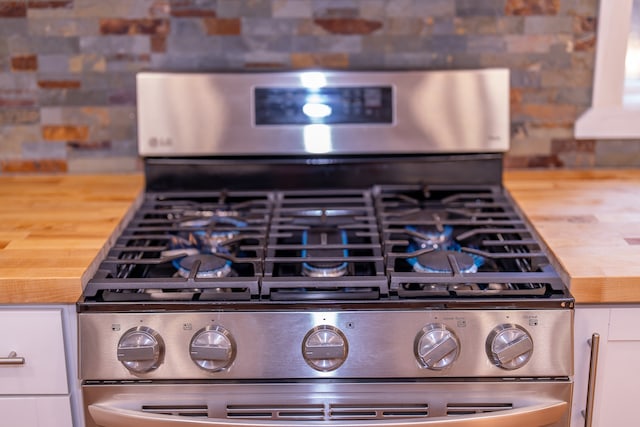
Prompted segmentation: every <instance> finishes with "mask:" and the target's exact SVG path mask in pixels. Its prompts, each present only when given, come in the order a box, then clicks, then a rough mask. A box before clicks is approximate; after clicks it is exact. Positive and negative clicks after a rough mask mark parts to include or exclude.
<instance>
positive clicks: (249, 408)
mask: <svg viewBox="0 0 640 427" xmlns="http://www.w3.org/2000/svg"><path fill="white" fill-rule="evenodd" d="M227 418H246V419H263V420H324V419H325V409H324V405H319V404H318V405H227Z"/></svg>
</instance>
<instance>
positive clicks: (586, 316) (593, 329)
mask: <svg viewBox="0 0 640 427" xmlns="http://www.w3.org/2000/svg"><path fill="white" fill-rule="evenodd" d="M609 313H610V309H609V308H608V307H596V308H592V307H589V308H584V307H577V308H576V310H575V329H574V384H573V404H572V410H571V427H584V422H585V419H584V416H583V415H582V413H583V411H584V410H585V408H586V403H587V383H588V381H589V362H590V360H591V346H590V344H589V343H590V340H591V337H592V335H593V334H594V333H597V334H599V335H600V351H599V357H598V359H599V361H600V363H601V364H602V362H603V361H604V359H606V351H607V339H608V336H609ZM601 378H602V365H600V369H599V370H598V375H597V377H596V393H597V392H598V391H599V389H600V388H601V381H600V380H601ZM600 403H601V399H599V396H597V397H596V399H595V405H594V418H593V419H594V423H593V425H594V426H598V425H599V424H598V423H597V421H595V420H597V419H598V418H597V417H598V416H599V412H600V411H599V404H600ZM603 426H604V425H603ZM611 426H613V424H611Z"/></svg>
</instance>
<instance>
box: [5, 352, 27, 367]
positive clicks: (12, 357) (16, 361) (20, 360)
mask: <svg viewBox="0 0 640 427" xmlns="http://www.w3.org/2000/svg"><path fill="white" fill-rule="evenodd" d="M3 365H24V357H18V355H17V354H16V352H15V351H12V352H11V353H9V356H8V357H0V366H3Z"/></svg>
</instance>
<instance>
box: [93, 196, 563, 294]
mask: <svg viewBox="0 0 640 427" xmlns="http://www.w3.org/2000/svg"><path fill="white" fill-rule="evenodd" d="M563 293H564V286H563V285H562V282H561V281H560V279H559V277H558V275H557V273H556V272H555V271H554V270H553V268H552V267H551V265H550V264H549V260H548V259H547V257H546V255H545V254H544V252H543V250H542V248H541V247H540V245H539V243H538V242H537V240H536V239H535V238H534V236H533V235H532V234H531V231H530V229H529V228H528V226H527V225H526V224H525V223H524V221H523V220H522V218H521V217H520V215H519V214H518V213H517V212H516V211H515V209H514V207H513V203H512V202H511V201H510V200H509V199H507V197H506V196H505V194H504V191H503V190H502V188H501V187H499V186H451V185H441V186H436V185H434V186H429V187H424V186H417V185H404V186H375V187H372V188H370V189H366V190H312V191H260V192H252V191H236V192H233V191H230V192H225V191H220V192H191V193H158V194H156V193H149V194H147V195H146V198H145V200H144V202H143V204H142V206H141V207H140V208H139V209H138V210H137V211H136V212H135V214H134V217H133V218H132V220H131V221H130V222H129V224H128V225H127V226H126V228H125V229H124V231H123V232H122V234H121V235H120V236H119V237H118V238H117V240H116V242H115V244H114V246H113V247H112V248H111V249H110V250H109V252H108V254H107V257H106V259H105V260H104V261H103V262H102V263H101V264H100V266H99V269H98V271H97V272H96V274H95V275H94V277H93V278H92V279H91V280H90V281H89V282H88V284H87V286H86V287H85V291H84V296H85V298H88V299H92V300H95V301H115V302H118V301H132V302H135V301H253V302H255V301H280V302H287V301H328V300H336V301H363V302H366V301H390V300H392V301H403V300H407V301H410V300H414V301H415V300H416V299H443V298H445V299H449V300H451V299H454V298H460V297H463V298H467V299H470V298H526V297H536V298H548V297H550V296H551V295H553V294H557V295H562V294H563Z"/></svg>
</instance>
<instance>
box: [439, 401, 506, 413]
mask: <svg viewBox="0 0 640 427" xmlns="http://www.w3.org/2000/svg"><path fill="white" fill-rule="evenodd" d="M509 409H513V404H511V403H449V404H447V415H451V416H455V415H473V414H484V413H487V412H498V411H507V410H509Z"/></svg>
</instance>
